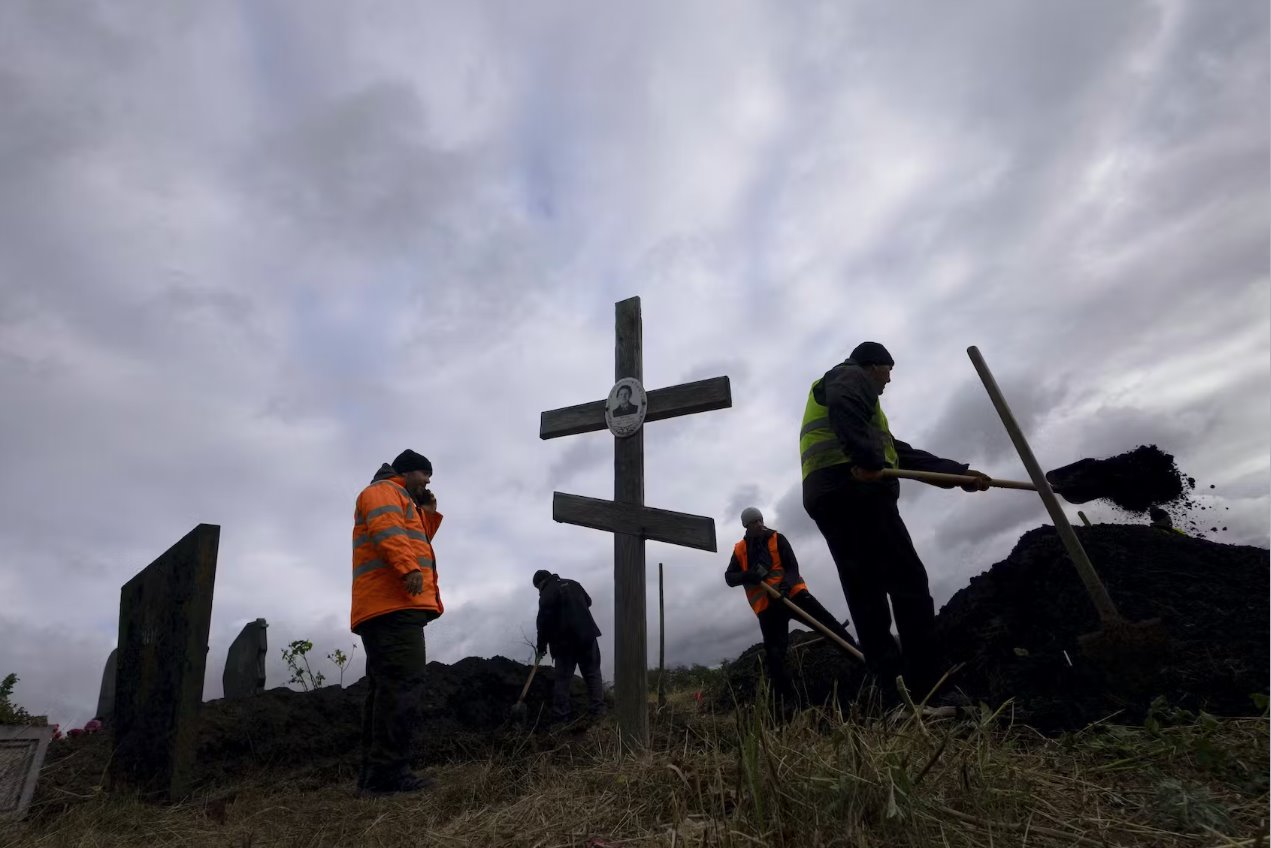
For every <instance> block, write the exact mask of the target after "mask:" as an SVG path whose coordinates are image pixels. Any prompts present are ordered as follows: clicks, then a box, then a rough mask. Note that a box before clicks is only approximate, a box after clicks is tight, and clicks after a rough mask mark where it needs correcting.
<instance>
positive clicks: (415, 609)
mask: <svg viewBox="0 0 1271 848" xmlns="http://www.w3.org/2000/svg"><path fill="white" fill-rule="evenodd" d="M432 472H433V468H432V463H431V462H429V461H428V459H427V457H424V456H422V455H420V454H418V453H416V452H415V451H413V450H405V451H402V452H401V453H400V454H399V455H398V457H397V458H396V459H394V460H393V462H392V464H391V465H389V464H387V463H386V464H384V465H383V466H381V467H380V470H379V471H378V472H376V474H375V476H374V477H372V478H371V484H370V485H369V486H367V487H366V488H365V489H363V490H362V493H361V494H359V495H358V497H357V506H356V507H355V508H354V514H353V608H352V613H351V626H352V629H353V632H354V633H356V634H358V635H359V636H361V637H362V645H363V647H364V648H365V649H366V680H367V684H368V686H367V693H366V703H365V706H364V708H363V712H362V769H361V772H360V774H359V776H358V789H359V790H361V791H364V792H366V793H369V794H390V793H396V792H417V791H419V790H421V789H426V788H427V787H428V786H429V785H430V784H431V783H432V781H430V780H427V779H424V778H420V777H418V776H416V775H415V774H414V773H412V772H411V770H410V748H411V736H412V731H413V730H414V725H415V723H416V721H415V715H416V713H417V711H418V707H419V701H420V697H421V695H422V689H423V682H424V680H423V675H424V666H425V664H426V663H427V656H426V653H425V649H424V632H423V628H424V625H426V624H427V623H428V622H430V621H432V620H433V619H435V618H437V617H438V616H439V615H441V614H442V612H444V611H445V610H444V607H443V606H442V604H441V594H440V593H439V592H438V590H437V563H436V558H435V556H434V554H433V549H432V538H433V536H434V535H436V533H437V528H438V527H439V526H440V525H441V518H442V516H441V513H439V512H436V498H435V497H434V496H433V494H432V492H430V491H429V490H428V483H429V481H430V480H431V479H432ZM420 505H424V506H423V507H421V506H420Z"/></svg>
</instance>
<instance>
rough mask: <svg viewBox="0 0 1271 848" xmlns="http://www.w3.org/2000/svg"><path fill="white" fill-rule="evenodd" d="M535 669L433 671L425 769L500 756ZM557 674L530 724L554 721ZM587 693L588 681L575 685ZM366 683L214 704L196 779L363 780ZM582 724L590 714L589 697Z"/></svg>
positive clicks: (423, 742) (545, 684)
mask: <svg viewBox="0 0 1271 848" xmlns="http://www.w3.org/2000/svg"><path fill="white" fill-rule="evenodd" d="M529 671H530V669H529V666H527V665H523V664H522V663H519V662H515V661H513V660H509V659H506V658H505V657H492V658H490V659H484V658H481V657H467V658H465V659H462V660H459V661H458V662H456V663H453V664H450V665H447V664H446V663H440V662H430V663H429V664H428V670H427V677H426V681H427V682H426V685H425V687H424V691H423V695H422V699H421V701H420V704H419V707H418V710H419V719H420V728H421V729H420V731H419V732H418V733H416V735H415V749H414V752H413V753H414V759H415V760H416V762H418V763H420V764H426V763H435V762H438V761H442V760H450V759H470V758H472V757H477V756H481V755H483V754H484V753H486V752H488V751H489V750H491V749H492V747H493V746H494V744H495V743H496V742H497V741H498V739H499V738H501V733H502V732H503V731H506V730H510V729H511V727H510V723H509V715H510V712H511V708H512V705H513V704H514V703H516V699H517V696H518V695H520V693H521V687H522V686H524V685H525V678H526V676H527V675H528V674H529ZM551 674H552V672H551V670H550V669H540V670H539V672H538V674H536V675H535V676H534V682H533V683H532V684H531V685H530V689H529V692H528V693H527V694H526V697H525V703H526V706H527V708H528V714H529V716H530V721H531V722H533V720H534V717H536V716H540V715H541V716H545V715H546V713H547V707H548V704H549V703H550V700H551V686H552V684H551V679H552V678H551ZM574 683H575V685H576V686H577V687H581V685H582V681H581V680H578V679H577V678H576V679H575V681H574ZM366 686H367V681H366V678H362V679H361V680H358V681H357V682H356V683H354V684H352V685H350V686H348V687H345V688H343V689H341V688H340V687H338V686H324V687H322V688H320V689H317V690H315V691H312V692H297V691H295V690H292V689H287V688H277V689H270V690H268V691H265V692H262V693H260V694H259V695H254V696H251V697H248V698H237V699H233V700H222V701H210V702H208V703H206V704H204V705H203V711H202V714H201V716H200V733H199V752H198V761H197V765H196V770H197V771H198V773H199V775H200V778H201V780H202V781H203V782H206V781H208V780H213V781H219V780H220V779H222V778H224V777H234V776H236V775H239V774H243V773H246V772H249V771H254V770H258V769H268V768H272V767H276V766H288V767H290V766H295V765H297V764H323V763H332V762H335V761H340V762H344V763H349V764H352V766H353V768H354V769H355V770H356V765H357V762H358V757H359V750H360V745H361V738H362V702H363V700H364V699H365V698H366ZM574 709H575V714H578V715H581V714H583V713H585V712H586V702H585V700H584V698H583V697H582V693H581V688H580V689H579V691H578V692H577V693H576V703H575V704H574Z"/></svg>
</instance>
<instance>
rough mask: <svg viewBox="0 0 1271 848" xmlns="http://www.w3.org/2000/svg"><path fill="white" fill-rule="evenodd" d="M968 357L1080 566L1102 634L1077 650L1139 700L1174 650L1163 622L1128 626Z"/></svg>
mask: <svg viewBox="0 0 1271 848" xmlns="http://www.w3.org/2000/svg"><path fill="white" fill-rule="evenodd" d="M967 355H968V356H969V357H970V358H971V363H972V364H973V365H974V366H975V370H976V372H977V373H978V374H979V375H980V380H981V382H983V383H984V388H985V390H986V391H987V392H988V394H989V398H990V399H991V400H992V401H993V406H994V407H995V408H996V409H997V414H998V416H999V417H1000V418H1001V419H1002V424H1003V426H1005V427H1006V432H1007V433H1008V434H1009V435H1010V437H1011V441H1012V442H1014V444H1015V450H1016V451H1018V452H1019V456H1020V459H1021V460H1023V462H1024V467H1025V468H1027V469H1028V476H1029V477H1030V478H1031V479H1032V481H1033V485H1034V486H1036V487H1037V494H1039V495H1040V496H1041V499H1042V502H1043V503H1044V504H1045V505H1046V510H1047V511H1048V512H1049V513H1050V517H1051V520H1052V521H1054V523H1055V529H1056V530H1057V531H1058V533H1059V538H1060V540H1062V542H1063V544H1064V548H1065V549H1066V550H1067V552H1068V557H1069V558H1070V559H1071V560H1072V564H1073V565H1074V566H1076V568H1077V573H1078V575H1080V577H1081V582H1082V583H1083V584H1084V585H1085V588H1086V592H1087V593H1088V594H1089V595H1090V600H1091V601H1092V602H1093V603H1094V606H1095V609H1096V610H1097V611H1098V613H1099V621H1100V624H1101V626H1100V628H1099V629H1098V630H1095V631H1093V632H1091V633H1084V634H1082V635H1080V636H1078V638H1077V641H1078V644H1079V645H1080V646H1081V648H1082V651H1083V653H1085V655H1086V656H1087V657H1088V658H1089V659H1090V660H1091V661H1093V662H1094V663H1095V664H1096V665H1097V666H1098V667H1099V668H1101V669H1102V670H1103V671H1104V673H1105V674H1106V675H1107V676H1108V682H1109V683H1110V684H1112V685H1113V686H1115V687H1116V688H1118V689H1119V690H1120V691H1122V692H1123V693H1124V694H1126V695H1127V696H1133V695H1137V694H1139V691H1138V690H1139V689H1140V688H1141V684H1142V683H1143V682H1144V681H1143V672H1144V670H1145V669H1147V668H1150V667H1152V665H1153V664H1154V663H1157V662H1159V661H1160V660H1161V659H1162V657H1163V655H1164V654H1165V653H1166V652H1167V651H1168V648H1169V637H1168V634H1167V633H1166V632H1165V628H1164V626H1163V625H1162V624H1161V620H1160V619H1159V618H1154V619H1149V620H1147V621H1129V620H1127V619H1125V618H1123V617H1122V616H1121V613H1120V612H1119V611H1118V610H1117V607H1116V604H1115V603H1113V601H1112V596H1111V595H1109V594H1108V590H1107V588H1106V587H1105V586H1104V585H1103V581H1101V580H1100V579H1099V575H1098V574H1097V573H1096V572H1095V570H1094V565H1092V564H1091V562H1090V558H1089V557H1088V556H1087V555H1086V551H1085V549H1084V548H1082V546H1081V542H1080V540H1078V539H1077V534H1076V533H1075V532H1074V531H1073V529H1072V525H1071V524H1069V523H1068V516H1067V515H1065V514H1064V511H1063V507H1061V506H1060V504H1059V499H1058V498H1057V497H1056V496H1055V492H1054V491H1053V490H1052V489H1051V486H1050V482H1049V481H1048V480H1047V479H1046V475H1045V474H1043V473H1042V469H1041V465H1040V464H1039V463H1038V462H1037V457H1035V456H1034V455H1033V451H1032V448H1030V447H1029V446H1028V442H1027V440H1026V439H1025V438H1024V432H1023V431H1022V430H1021V429H1020V427H1019V424H1018V423H1017V422H1016V421H1015V416H1014V414H1012V412H1011V409H1010V407H1009V406H1008V405H1007V403H1006V398H1005V397H1004V396H1003V395H1002V390H1001V389H1000V388H999V387H998V385H997V381H996V380H995V379H993V374H992V372H990V371H989V367H988V364H987V363H986V362H985V361H984V357H983V356H981V355H980V351H979V348H976V347H974V346H972V347H969V348H967ZM1171 464H1172V463H1171ZM1069 467H1072V466H1069ZM1066 493H1067V489H1066V488H1065V494H1066Z"/></svg>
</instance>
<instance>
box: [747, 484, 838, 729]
mask: <svg viewBox="0 0 1271 848" xmlns="http://www.w3.org/2000/svg"><path fill="white" fill-rule="evenodd" d="M741 526H742V527H744V528H745V529H746V535H745V538H743V539H742V540H741V541H740V542H738V543H737V544H736V545H734V546H733V556H732V559H730V560H729V561H728V569H727V570H726V571H725V572H724V582H725V583H727V584H728V585H729V586H745V587H746V600H747V601H748V602H749V603H750V608H751V609H753V610H754V611H755V615H756V616H758V617H759V632H760V633H762V634H763V650H764V658H765V659H766V660H767V670H768V682H769V685H771V686H772V691H773V694H774V695H776V696H777V697H778V698H779V699H780V706H781V708H782V710H783V711H789V710H792V709H793V708H794V707H795V705H796V704H797V702H798V698H797V695H796V692H795V689H794V686H793V685H792V684H791V682H790V676H789V674H787V673H786V648H787V647H788V646H789V644H790V622H791V621H792V620H796V619H794V617H793V614H792V613H791V612H790V608H789V607H787V606H786V605H785V603H784V602H782V601H779V600H776V599H775V598H773V597H772V596H771V595H769V594H768V592H767V590H765V589H764V588H763V586H762V585H761V584H765V583H766V584H767V585H769V586H771V587H772V588H773V589H776V590H777V592H779V593H780V594H781V596H782V597H783V598H788V599H789V600H790V602H791V603H793V604H794V605H795V606H796V607H798V608H799V609H801V610H803V611H804V612H806V613H807V614H808V615H810V616H812V618H813V619H815V620H816V621H817V622H819V623H820V624H821V625H822V626H824V627H825V628H826V629H828V630H829V631H830V632H831V633H833V634H834V635H835V636H838V637H839V638H840V639H842V640H843V641H844V642H846V643H848V644H849V645H855V644H856V640H855V639H853V638H852V634H850V633H848V632H847V629H846V628H844V627H843V625H842V624H839V623H838V621H837V620H836V619H835V618H834V616H833V615H832V614H831V613H830V611H829V610H827V609H826V608H825V607H823V606H822V605H821V602H820V601H818V600H817V599H816V598H815V597H814V596H813V595H812V593H811V592H809V591H808V584H806V583H804V582H803V578H802V577H801V576H800V575H799V561H798V559H796V558H795V556H794V548H792V547H790V540H789V539H787V538H786V537H785V536H783V535H782V534H781V533H778V532H777V531H776V530H772V529H770V528H768V527H766V526H764V523H763V513H761V512H760V511H759V510H758V509H756V508H755V507H753V506H748V507H746V508H745V509H743V510H742V511H741ZM799 623H803V622H802V621H801V620H799Z"/></svg>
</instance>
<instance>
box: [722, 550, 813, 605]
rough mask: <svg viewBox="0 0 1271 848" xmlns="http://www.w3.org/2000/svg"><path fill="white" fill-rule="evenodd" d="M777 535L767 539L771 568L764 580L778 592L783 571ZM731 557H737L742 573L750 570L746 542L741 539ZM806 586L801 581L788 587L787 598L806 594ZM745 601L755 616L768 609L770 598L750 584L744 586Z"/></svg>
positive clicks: (756, 585) (756, 586)
mask: <svg viewBox="0 0 1271 848" xmlns="http://www.w3.org/2000/svg"><path fill="white" fill-rule="evenodd" d="M777 535H778V534H776V533H773V534H772V535H771V536H769V537H768V554H769V556H771V557H772V568H771V569H769V570H768V576H767V577H765V578H764V581H763V582H764V583H767V584H768V585H769V586H771V587H772V588H774V589H776V590H778V591H780V590H781V581H782V580H783V579H785V576H786V573H785V569H783V568H782V567H781V554H780V553H779V552H778V550H777ZM733 556H735V557H737V564H738V565H740V566H741V570H742V571H749V570H750V551H749V550H748V549H747V545H746V540H745V539H742V540H741V541H740V542H738V543H737V544H736V545H734V546H733ZM807 590H808V585H807V584H806V583H804V582H802V581H800V582H798V583H796V584H794V585H793V586H791V587H790V594H789V597H791V598H793V597H794V596H795V595H798V594H799V593H801V592H806V591H807ZM746 600H747V601H749V602H750V608H751V609H753V610H754V611H755V615H758V614H759V613H761V612H763V611H764V610H766V609H767V608H768V603H769V601H771V600H772V597H771V596H770V595H769V594H768V593H767V592H765V591H764V588H763V586H762V585H758V584H750V585H747V586H746Z"/></svg>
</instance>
